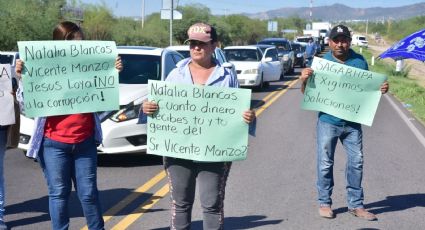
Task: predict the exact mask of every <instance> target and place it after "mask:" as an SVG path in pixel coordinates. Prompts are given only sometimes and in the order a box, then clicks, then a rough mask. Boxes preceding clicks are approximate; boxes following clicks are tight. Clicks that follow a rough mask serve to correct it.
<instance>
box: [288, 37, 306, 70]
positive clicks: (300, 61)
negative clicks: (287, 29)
mask: <svg viewBox="0 0 425 230" xmlns="http://www.w3.org/2000/svg"><path fill="white" fill-rule="evenodd" d="M291 45H292V48H293V49H294V52H295V65H296V66H299V67H302V68H304V67H305V66H306V54H305V47H306V45H304V44H301V43H297V42H294V43H292V44H291Z"/></svg>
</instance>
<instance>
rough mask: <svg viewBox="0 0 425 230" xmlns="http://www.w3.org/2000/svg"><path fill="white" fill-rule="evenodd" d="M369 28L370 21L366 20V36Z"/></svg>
mask: <svg viewBox="0 0 425 230" xmlns="http://www.w3.org/2000/svg"><path fill="white" fill-rule="evenodd" d="M368 26H369V19H366V35H367V29H368V28H367V27H368Z"/></svg>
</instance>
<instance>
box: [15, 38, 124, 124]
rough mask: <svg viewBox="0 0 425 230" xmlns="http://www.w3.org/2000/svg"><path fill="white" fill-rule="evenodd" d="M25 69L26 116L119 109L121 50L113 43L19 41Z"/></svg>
mask: <svg viewBox="0 0 425 230" xmlns="http://www.w3.org/2000/svg"><path fill="white" fill-rule="evenodd" d="M18 47H19V54H20V58H21V59H22V60H23V61H24V65H25V68H24V70H23V73H22V75H23V76H22V78H23V83H24V106H25V115H26V116H28V117H40V116H52V115H63V114H75V113H88V112H97V111H110V110H117V109H118V108H119V89H118V84H119V82H118V71H117V70H116V69H115V58H116V57H117V49H116V45H115V42H111V41H77V40H75V41H27V42H18Z"/></svg>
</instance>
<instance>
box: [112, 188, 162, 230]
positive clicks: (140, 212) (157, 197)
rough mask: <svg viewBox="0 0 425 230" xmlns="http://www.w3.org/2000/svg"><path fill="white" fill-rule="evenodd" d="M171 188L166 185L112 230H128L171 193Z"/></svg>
mask: <svg viewBox="0 0 425 230" xmlns="http://www.w3.org/2000/svg"><path fill="white" fill-rule="evenodd" d="M169 190H170V188H169V186H168V183H167V184H166V185H164V186H163V187H162V188H161V189H160V190H158V191H157V192H156V193H155V194H153V195H152V197H151V198H150V199H149V200H147V201H145V202H144V203H143V204H142V205H140V206H139V207H138V208H137V209H135V210H134V211H133V213H131V214H130V215H127V216H126V217H125V218H124V219H123V220H121V221H120V222H119V223H118V224H116V225H115V226H114V227H112V228H111V229H112V230H123V229H127V228H128V226H130V225H131V224H133V223H134V222H135V221H136V220H137V219H139V218H140V217H141V216H142V215H143V214H145V213H146V212H147V211H148V210H149V209H150V208H152V206H154V205H155V204H156V203H157V202H158V201H159V200H160V199H162V198H164V197H165V195H167V193H168V192H169Z"/></svg>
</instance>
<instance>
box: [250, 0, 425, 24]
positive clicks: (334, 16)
mask: <svg viewBox="0 0 425 230" xmlns="http://www.w3.org/2000/svg"><path fill="white" fill-rule="evenodd" d="M311 12H312V17H311V19H313V20H321V21H348V20H370V21H380V20H388V19H391V20H400V19H407V18H412V17H416V16H421V15H425V2H422V3H416V4H412V5H406V6H400V7H371V8H352V7H348V6H346V5H343V4H333V5H330V6H317V7H312V9H311ZM244 15H246V16H248V17H250V18H258V19H264V20H268V19H273V18H288V17H293V16H298V17H300V18H305V19H310V7H298V8H296V7H285V8H279V9H276V10H269V11H265V12H260V13H255V14H244Z"/></svg>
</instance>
